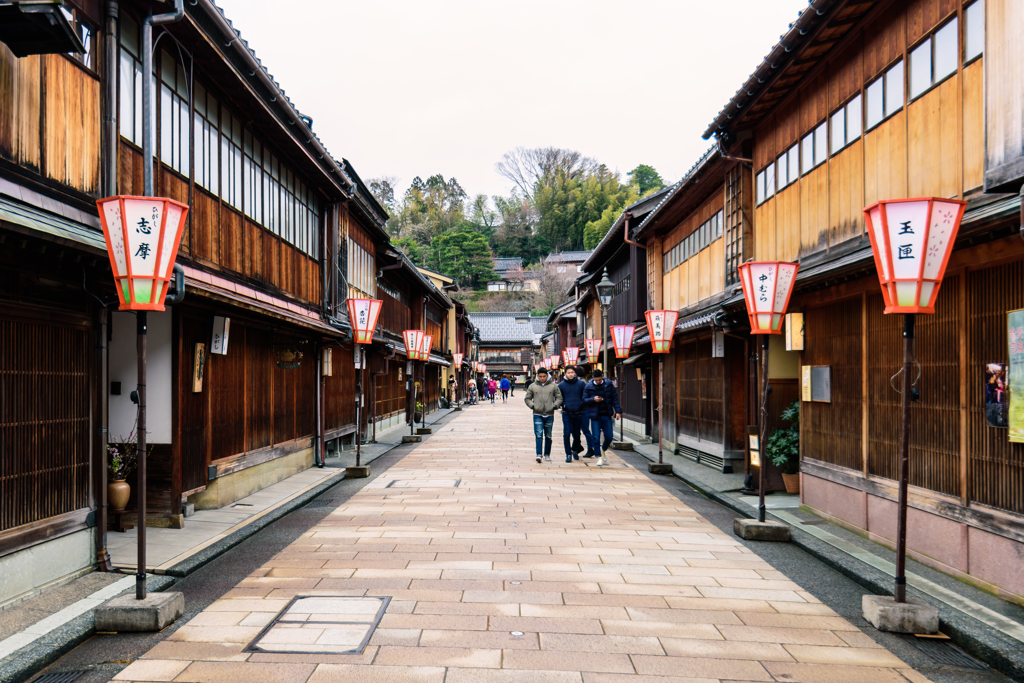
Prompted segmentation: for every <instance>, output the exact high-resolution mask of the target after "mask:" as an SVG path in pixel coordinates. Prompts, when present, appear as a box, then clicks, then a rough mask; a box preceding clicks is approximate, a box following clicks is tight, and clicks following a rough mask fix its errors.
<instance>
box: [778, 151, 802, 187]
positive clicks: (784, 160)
mask: <svg viewBox="0 0 1024 683" xmlns="http://www.w3.org/2000/svg"><path fill="white" fill-rule="evenodd" d="M775 169H776V170H775V173H776V175H777V176H778V181H777V182H776V184H777V185H778V187H779V189H780V190H781V189H782V188H784V187H788V186H789V185H792V184H793V183H795V182H796V181H797V180H798V179H799V178H800V145H799V144H796V145H793V146H792V147H790V148H789V149H787V150H786V151H785V152H783V153H782V155H781V156H780V157H779V158H778V159H776V160H775Z"/></svg>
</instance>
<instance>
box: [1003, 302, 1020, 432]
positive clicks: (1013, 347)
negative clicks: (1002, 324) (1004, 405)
mask: <svg viewBox="0 0 1024 683" xmlns="http://www.w3.org/2000/svg"><path fill="white" fill-rule="evenodd" d="M1006 327H1007V342H1008V348H1009V351H1010V368H1009V371H1008V374H1009V380H1010V410H1009V420H1008V422H1009V425H1008V426H1009V428H1010V441H1013V442H1016V443H1024V310H1018V311H1010V312H1009V313H1007V314H1006Z"/></svg>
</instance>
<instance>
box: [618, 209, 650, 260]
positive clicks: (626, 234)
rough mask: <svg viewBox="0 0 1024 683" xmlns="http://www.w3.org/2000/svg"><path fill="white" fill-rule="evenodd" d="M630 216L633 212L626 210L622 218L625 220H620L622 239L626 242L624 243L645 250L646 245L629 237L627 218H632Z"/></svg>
mask: <svg viewBox="0 0 1024 683" xmlns="http://www.w3.org/2000/svg"><path fill="white" fill-rule="evenodd" d="M632 217H633V214H631V213H630V212H629V211H627V212H626V213H625V214H623V218H624V219H625V220H623V222H622V225H623V230H622V239H623V240H624V241H625V242H626V244H632V245H633V246H634V247H639V248H640V249H643V250H644V251H647V247H646V246H644V245H643V244H640V243H639V242H634V241H633V240H631V239H629V219H630V218H632Z"/></svg>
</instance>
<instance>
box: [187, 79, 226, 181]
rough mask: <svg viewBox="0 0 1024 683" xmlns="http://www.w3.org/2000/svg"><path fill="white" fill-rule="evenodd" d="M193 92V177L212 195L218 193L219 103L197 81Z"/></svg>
mask: <svg viewBox="0 0 1024 683" xmlns="http://www.w3.org/2000/svg"><path fill="white" fill-rule="evenodd" d="M192 87H193V89H194V90H195V93H194V94H193V100H194V103H195V120H194V123H193V131H194V135H195V178H196V184H198V185H199V186H200V187H203V188H206V189H207V190H209V191H210V192H211V193H213V194H214V195H219V194H220V155H219V154H218V150H219V149H220V140H219V137H220V132H219V131H220V125H219V123H220V104H219V103H218V102H217V100H216V99H215V98H214V96H213V95H211V94H210V93H208V92H207V91H206V88H204V87H203V86H202V85H200V84H199V83H195V84H194V85H193V86H192Z"/></svg>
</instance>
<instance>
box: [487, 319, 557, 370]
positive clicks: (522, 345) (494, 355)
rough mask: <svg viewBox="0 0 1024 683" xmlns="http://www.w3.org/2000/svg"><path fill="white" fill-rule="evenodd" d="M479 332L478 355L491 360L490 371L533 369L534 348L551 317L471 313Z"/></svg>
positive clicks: (488, 368) (488, 360) (488, 364)
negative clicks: (525, 367)
mask: <svg viewBox="0 0 1024 683" xmlns="http://www.w3.org/2000/svg"><path fill="white" fill-rule="evenodd" d="M467 316H468V318H469V320H470V322H471V323H473V327H474V328H475V329H476V330H477V331H478V333H479V335H480V336H479V347H478V349H479V350H478V353H477V358H476V359H475V360H479V361H482V362H484V363H486V364H487V372H488V373H489V374H515V375H522V374H524V371H523V366H524V365H525V366H527V368H528V371H532V369H533V368H532V364H533V362H534V348H535V346H537V345H539V342H540V335H542V334H543V333H544V332H545V330H546V329H547V319H546V318H544V317H540V316H531V315H530V314H529V313H515V312H499V313H469V314H467Z"/></svg>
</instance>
